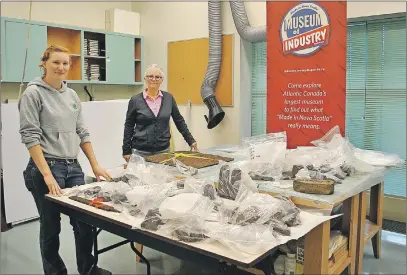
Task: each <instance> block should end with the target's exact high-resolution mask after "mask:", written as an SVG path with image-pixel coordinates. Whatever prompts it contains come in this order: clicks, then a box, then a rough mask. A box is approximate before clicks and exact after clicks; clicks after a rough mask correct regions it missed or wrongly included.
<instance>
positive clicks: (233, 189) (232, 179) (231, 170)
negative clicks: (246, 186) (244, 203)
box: [217, 164, 242, 200]
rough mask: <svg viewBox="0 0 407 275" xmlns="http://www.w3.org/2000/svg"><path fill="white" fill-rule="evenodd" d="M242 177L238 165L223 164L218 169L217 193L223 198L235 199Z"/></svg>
mask: <svg viewBox="0 0 407 275" xmlns="http://www.w3.org/2000/svg"><path fill="white" fill-rule="evenodd" d="M241 179H242V170H241V169H240V168H238V167H232V166H230V165H227V164H226V165H223V166H222V167H221V168H220V171H219V184H218V190H217V191H218V195H219V197H221V198H225V199H231V200H234V199H236V195H237V192H238V191H239V187H240V183H241Z"/></svg>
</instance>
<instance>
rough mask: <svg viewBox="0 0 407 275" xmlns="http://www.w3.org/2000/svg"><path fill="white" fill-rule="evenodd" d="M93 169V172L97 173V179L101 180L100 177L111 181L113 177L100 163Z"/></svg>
mask: <svg viewBox="0 0 407 275" xmlns="http://www.w3.org/2000/svg"><path fill="white" fill-rule="evenodd" d="M92 170H93V174H95V177H96V180H97V181H100V177H103V178H105V179H106V180H107V181H110V180H111V178H112V177H111V176H110V174H109V173H108V172H107V171H106V170H105V169H104V168H102V167H101V166H99V165H96V166H95V167H94V168H93V169H92Z"/></svg>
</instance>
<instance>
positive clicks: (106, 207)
mask: <svg viewBox="0 0 407 275" xmlns="http://www.w3.org/2000/svg"><path fill="white" fill-rule="evenodd" d="M69 199H71V200H74V201H77V202H80V203H83V204H87V205H89V206H93V207H95V208H98V209H102V210H105V211H109V212H116V213H121V212H120V211H119V210H117V209H116V208H114V207H113V206H110V205H106V204H104V203H102V200H98V199H95V200H88V199H85V198H81V197H78V196H70V197H69Z"/></svg>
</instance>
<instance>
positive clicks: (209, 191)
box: [203, 184, 215, 200]
mask: <svg viewBox="0 0 407 275" xmlns="http://www.w3.org/2000/svg"><path fill="white" fill-rule="evenodd" d="M203 195H204V196H205V197H208V198H209V199H211V200H215V188H214V187H213V185H211V184H207V185H205V186H204V188H203Z"/></svg>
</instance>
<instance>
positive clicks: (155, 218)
mask: <svg viewBox="0 0 407 275" xmlns="http://www.w3.org/2000/svg"><path fill="white" fill-rule="evenodd" d="M163 224H164V222H163V221H162V220H161V215H160V211H159V209H158V208H156V209H150V210H148V212H147V215H146V217H145V218H144V221H143V222H142V223H141V228H144V229H148V230H151V231H157V230H158V228H159V227H160V226H161V225H163Z"/></svg>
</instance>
